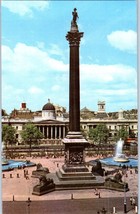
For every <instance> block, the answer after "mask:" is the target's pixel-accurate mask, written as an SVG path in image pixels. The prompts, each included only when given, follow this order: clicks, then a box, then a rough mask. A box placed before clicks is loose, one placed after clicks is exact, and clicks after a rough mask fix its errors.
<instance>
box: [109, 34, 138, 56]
mask: <svg viewBox="0 0 140 214" xmlns="http://www.w3.org/2000/svg"><path fill="white" fill-rule="evenodd" d="M107 39H108V41H109V43H110V44H111V45H112V46H113V47H115V48H117V49H119V50H121V51H127V52H129V53H136V48H137V34H136V32H135V31H133V30H128V31H114V32H112V33H111V34H109V35H108V36H107Z"/></svg>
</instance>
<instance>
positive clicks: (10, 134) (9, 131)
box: [2, 125, 16, 148]
mask: <svg viewBox="0 0 140 214" xmlns="http://www.w3.org/2000/svg"><path fill="white" fill-rule="evenodd" d="M2 141H3V142H4V143H5V145H6V148H7V145H8V144H9V145H11V144H14V143H16V130H15V128H14V127H12V126H9V125H3V126H2Z"/></svg>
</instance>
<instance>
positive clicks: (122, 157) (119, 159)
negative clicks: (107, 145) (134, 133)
mask: <svg viewBox="0 0 140 214" xmlns="http://www.w3.org/2000/svg"><path fill="white" fill-rule="evenodd" d="M113 159H114V161H116V162H122V163H125V162H129V158H127V157H126V156H125V155H124V154H120V155H117V156H115V157H114V158H113Z"/></svg>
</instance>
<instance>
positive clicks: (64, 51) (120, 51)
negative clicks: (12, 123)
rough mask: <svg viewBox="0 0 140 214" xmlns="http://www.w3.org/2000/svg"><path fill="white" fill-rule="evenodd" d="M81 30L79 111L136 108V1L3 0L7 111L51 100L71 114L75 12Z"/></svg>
mask: <svg viewBox="0 0 140 214" xmlns="http://www.w3.org/2000/svg"><path fill="white" fill-rule="evenodd" d="M74 8H77V12H78V16H79V19H78V20H77V24H78V28H79V31H80V32H84V36H83V38H82V39H81V43H80V108H81V109H82V108H84V107H87V108H88V109H90V110H92V111H97V110H98V105H97V103H98V101H105V103H106V111H107V112H113V111H119V110H120V109H123V110H131V109H134V108H137V5H136V1H134V0H131V1H123V0H122V1H117V0H116V1H100V0H99V1H74V0H73V1H4V0H3V1H2V5H1V11H2V14H1V19H2V20H1V24H2V27H1V31H2V33H1V34H2V35H1V50H2V58H1V61H2V65H1V67H2V78H1V79H2V108H3V109H4V110H6V112H7V113H10V112H11V111H12V110H13V109H20V107H21V103H22V102H26V105H27V108H29V109H30V110H32V111H38V110H41V109H42V107H43V106H44V105H45V104H46V103H47V102H48V99H50V102H51V103H53V104H58V105H60V106H64V107H66V109H67V111H69V44H68V41H67V40H66V35H67V33H68V31H70V27H71V20H72V11H73V9H74Z"/></svg>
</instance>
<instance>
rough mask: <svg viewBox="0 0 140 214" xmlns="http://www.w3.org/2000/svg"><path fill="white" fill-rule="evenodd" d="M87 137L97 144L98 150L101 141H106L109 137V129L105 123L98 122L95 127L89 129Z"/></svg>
mask: <svg viewBox="0 0 140 214" xmlns="http://www.w3.org/2000/svg"><path fill="white" fill-rule="evenodd" d="M88 134H89V139H90V140H93V141H94V142H95V143H97V144H98V151H99V147H100V145H101V143H107V140H108V138H109V129H108V128H107V126H106V125H105V124H99V125H97V126H96V128H94V129H93V128H91V129H90V130H89V133H88Z"/></svg>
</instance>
